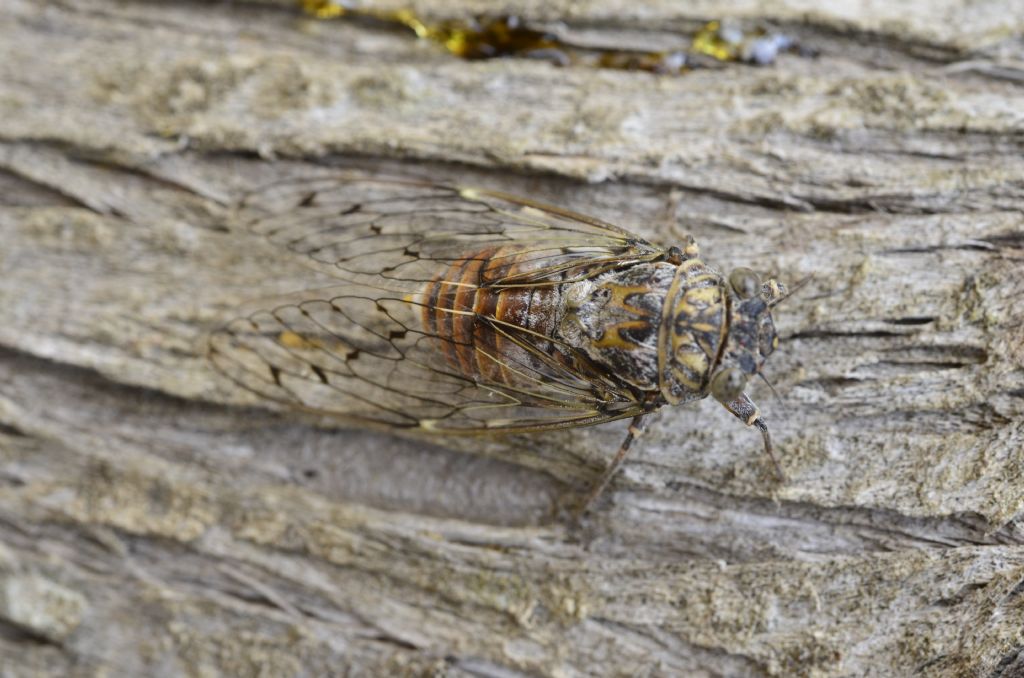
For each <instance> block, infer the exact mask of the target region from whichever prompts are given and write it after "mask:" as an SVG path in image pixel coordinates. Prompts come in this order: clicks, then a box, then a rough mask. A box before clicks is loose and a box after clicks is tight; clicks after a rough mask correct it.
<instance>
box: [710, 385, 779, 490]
mask: <svg viewBox="0 0 1024 678" xmlns="http://www.w3.org/2000/svg"><path fill="white" fill-rule="evenodd" d="M722 404H723V405H724V406H725V409H727V410H729V411H730V412H732V413H733V415H735V416H736V418H737V419H739V420H740V421H742V422H743V423H744V424H746V425H747V426H756V427H757V428H758V430H760V431H761V437H762V438H764V451H765V453H766V454H767V455H768V458H769V459H771V460H772V464H774V465H775V472H776V473H777V474H778V476H779V479H780V480H785V479H786V474H785V473H784V472H783V471H782V466H781V465H780V464H779V460H778V459H776V458H775V452H774V450H773V448H772V438H771V436H770V435H769V434H768V424H766V423H765V422H764V417H762V416H761V410H760V409H758V407H757V405H755V404H754V401H753V400H751V399H750V398H749V397H747V394H746V393H740V395H739V397H737V398H736V399H735V400H733V401H731V402H728V403H722Z"/></svg>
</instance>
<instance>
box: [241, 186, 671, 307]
mask: <svg viewBox="0 0 1024 678" xmlns="http://www.w3.org/2000/svg"><path fill="white" fill-rule="evenodd" d="M242 216H243V219H245V220H247V221H249V222H250V223H251V225H252V226H251V228H252V230H253V232H255V233H258V234H260V235H263V236H264V237H266V238H268V239H269V240H270V241H272V242H274V243H277V244H280V245H282V246H284V247H286V248H288V249H289V250H291V251H292V252H295V253H297V254H300V255H304V256H305V257H308V259H309V260H310V261H311V262H312V263H314V264H315V265H317V267H318V268H319V269H320V270H323V271H325V272H326V273H328V274H330V275H333V276H334V277H337V278H340V279H342V280H347V281H351V282H356V283H362V284H366V285H371V286H383V287H386V288H388V289H404V290H409V291H412V290H413V288H418V286H421V285H423V284H424V283H427V282H429V281H431V280H433V279H434V277H435V276H436V275H437V274H438V272H439V271H442V270H444V269H445V268H446V267H449V266H451V265H452V264H453V263H454V262H457V261H459V260H462V259H464V258H465V257H466V256H467V255H468V254H472V253H476V252H482V251H486V250H489V249H494V248H502V247H506V246H508V245H521V246H523V247H527V248H528V252H526V253H524V252H519V253H517V258H518V263H519V266H518V267H517V268H518V272H517V274H516V275H515V276H507V277H505V278H504V279H498V278H494V279H489V280H485V281H484V282H485V283H486V284H488V285H492V286H497V285H513V284H529V283H540V284H545V283H547V284H551V283H552V282H558V283H560V282H564V278H562V277H558V274H559V273H560V272H563V271H567V270H572V269H577V270H586V271H588V272H589V273H591V274H593V273H594V271H595V268H594V267H595V265H600V264H607V265H621V264H627V263H630V262H634V261H642V260H651V259H655V258H657V257H659V256H661V255H662V254H663V250H662V248H660V247H657V246H654V245H652V244H651V243H648V242H646V241H644V240H643V239H641V238H639V237H637V236H635V235H632V234H630V233H629V232H627V231H624V230H622V229H620V228H618V227H616V226H613V225H611V224H607V223H604V222H602V221H600V220H597V219H593V218H590V217H587V216H584V215H581V214H576V213H574V212H570V211H567V210H563V209H561V208H558V207H552V206H549V205H542V204H539V203H534V202H532V201H529V200H526V199H523V198H517V197H514V196H511V195H506V194H504V193H500V192H496V191H489V190H482V189H468V188H459V187H453V186H442V185H437V184H429V183H425V182H416V181H397V180H395V181H387V180H380V179H369V178H363V177H358V176H356V177H347V176H341V177H338V176H332V177H325V178H319V179H296V180H292V181H286V182H281V183H277V184H274V185H272V186H269V187H267V188H266V189H264V190H261V191H258V192H254V193H253V194H251V195H250V196H249V197H248V198H247V199H246V200H245V203H244V211H243V214H242ZM527 263H528V264H529V265H526V264H527Z"/></svg>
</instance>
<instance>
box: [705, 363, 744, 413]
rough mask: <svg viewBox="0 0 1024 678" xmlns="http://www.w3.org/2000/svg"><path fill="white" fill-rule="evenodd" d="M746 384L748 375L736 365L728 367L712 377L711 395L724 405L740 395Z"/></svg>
mask: <svg viewBox="0 0 1024 678" xmlns="http://www.w3.org/2000/svg"><path fill="white" fill-rule="evenodd" d="M746 385H747V375H745V374H743V372H742V371H740V370H738V369H736V368H735V367H727V368H726V369H724V370H719V371H718V372H716V373H715V376H713V377H711V395H712V396H714V397H715V400H717V401H718V402H720V403H722V404H723V405H724V404H728V403H731V402H732V401H734V400H736V399H737V398H739V397H740V394H741V393H743V389H744V388H745V387H746Z"/></svg>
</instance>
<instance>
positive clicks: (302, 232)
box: [209, 174, 785, 507]
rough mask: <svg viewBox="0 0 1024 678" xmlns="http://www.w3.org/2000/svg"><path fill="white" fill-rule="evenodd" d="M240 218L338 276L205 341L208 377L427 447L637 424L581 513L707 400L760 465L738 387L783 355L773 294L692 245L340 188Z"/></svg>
mask: <svg viewBox="0 0 1024 678" xmlns="http://www.w3.org/2000/svg"><path fill="white" fill-rule="evenodd" d="M240 216H241V219H242V220H243V221H244V222H245V223H246V224H247V225H248V227H249V229H251V231H253V232H254V233H256V234H258V235H260V236H263V237H265V238H266V239H268V240H269V241H270V242H272V243H275V244H277V245H279V246H281V247H283V248H285V249H287V250H289V251H291V252H293V253H295V254H297V255H300V256H301V257H303V258H304V259H305V261H306V262H307V263H309V264H311V265H313V266H314V267H316V268H318V269H320V270H322V271H324V272H326V273H328V274H330V275H331V276H332V277H333V278H334V279H336V280H337V286H334V287H330V288H327V289H323V290H318V291H315V292H307V293H305V294H304V295H302V296H300V297H299V298H298V299H297V300H295V301H292V302H288V303H282V304H280V305H278V306H276V307H273V308H267V309H266V310H262V311H258V312H255V313H252V314H250V315H248V316H246V317H242V318H239V319H237V320H234V321H232V322H230V323H229V324H228V325H227V326H225V327H223V328H222V329H220V330H218V331H216V332H214V333H213V334H212V335H211V338H210V347H209V348H210V352H209V354H210V358H211V360H212V361H213V364H214V365H215V366H216V368H217V369H218V370H219V371H220V372H222V373H223V374H224V375H226V376H227V377H229V378H230V379H231V380H232V381H234V382H235V383H236V384H237V385H238V386H241V387H242V388H244V389H246V390H248V391H250V392H252V393H254V394H257V395H258V396H259V397H260V398H262V399H267V400H271V401H276V402H278V403H283V404H286V405H289V406H296V407H299V408H302V409H304V410H308V411H312V412H315V413H320V414H326V415H332V416H336V417H341V418H344V419H346V420H351V421H356V422H362V423H364V424H367V425H371V426H378V427H380V426H383V427H386V428H390V429H406V430H409V429H415V430H418V431H424V432H431V433H438V434H496V433H510V432H529V431H544V430H550V429H560V428H568V427H576V426H591V425H594V424H601V423H605V422H610V421H614V420H618V419H630V420H631V422H630V425H629V429H628V433H627V435H626V437H625V440H624V441H623V443H622V445H621V446H620V447H619V449H618V451H617V452H616V454H615V456H614V457H613V460H612V461H611V463H610V464H609V465H608V467H607V469H606V471H605V473H604V475H603V476H602V477H601V478H600V480H599V481H598V482H597V483H596V484H595V485H594V487H593V488H592V489H591V491H590V493H589V495H588V496H587V497H586V500H585V501H584V502H583V504H582V505H583V506H584V507H585V506H586V505H588V504H589V503H590V502H591V501H592V500H593V499H594V498H595V497H597V496H598V494H599V493H600V492H601V491H602V490H603V488H604V487H605V486H606V485H607V483H608V482H609V480H610V479H611V478H612V476H613V474H614V473H615V471H616V469H617V468H618V466H619V464H620V463H621V462H622V460H623V458H624V457H625V456H626V453H627V452H628V450H629V448H630V445H631V444H632V442H633V440H634V439H635V438H636V437H637V436H638V435H639V433H640V432H641V431H642V430H643V428H644V425H645V422H646V420H647V417H648V415H650V414H651V413H652V412H654V411H655V410H657V409H659V408H660V407H662V406H664V405H678V404H682V403H687V402H691V401H694V400H699V399H702V398H705V397H707V396H708V395H711V396H712V397H713V398H715V399H716V400H717V401H718V402H720V403H721V404H722V405H724V406H725V408H726V409H727V410H728V411H729V412H731V413H732V414H734V415H735V416H736V417H737V418H739V419H740V420H741V421H742V422H743V423H745V424H747V425H748V426H754V427H756V428H758V429H759V430H760V432H761V434H762V436H763V443H764V448H765V450H766V451H767V453H768V454H769V455H772V448H771V439H770V437H769V434H768V427H767V425H766V424H765V421H764V418H763V417H762V416H761V414H760V411H759V410H758V408H757V406H756V405H755V404H754V403H753V402H752V401H751V399H750V398H749V397H747V395H746V394H745V393H744V389H745V387H746V384H747V381H748V379H749V378H750V377H751V376H753V375H756V374H758V373H759V372H760V370H761V367H762V365H763V364H764V362H765V359H766V358H767V357H768V356H769V355H771V353H772V352H773V351H774V350H775V349H776V347H777V346H778V337H777V335H776V331H775V326H774V324H773V321H772V308H773V306H775V305H776V304H777V303H778V302H779V300H781V299H782V298H783V296H784V294H785V291H784V288H783V286H782V285H780V284H779V283H778V282H776V281H775V280H773V279H769V280H766V281H761V280H760V279H759V277H758V275H757V274H756V273H755V272H754V271H752V270H750V269H747V268H738V269H736V270H734V271H732V272H731V274H730V275H729V276H728V277H725V276H723V275H722V274H721V273H719V272H718V271H717V270H715V269H714V268H712V267H710V266H708V265H707V264H705V263H704V261H703V260H702V259H701V258H700V253H699V251H698V247H697V245H696V243H695V242H694V241H693V239H692V238H688V239H687V241H686V242H684V243H683V244H682V245H681V246H674V247H662V246H659V245H655V244H653V243H650V242H648V241H646V240H644V239H643V238H640V237H638V236H636V235H634V234H632V233H630V232H628V231H626V230H623V229H621V228H618V227H616V226H613V225H611V224H609V223H605V222H604V221H601V220H598V219H594V218H591V217H588V216H584V215H582V214H577V213H575V212H572V211H569V210H566V209H561V208H559V207H553V206H550V205H545V204H541V203H538V202H534V201H533V200H529V199H525V198H520V197H515V196H512V195H508V194H505V193H502V192H499V191H493V190H482V189H474V188H464V187H458V186H450V185H439V184H434V183H429V182H425V181H417V180H403V179H382V178H374V177H364V176H359V175H349V174H345V175H341V176H338V175H332V176H328V177H320V178H309V177H307V178H301V179H295V180H287V181H283V182H280V183H276V184H274V185H271V186H268V187H266V188H264V189H261V190H259V191H255V192H253V193H252V194H251V195H249V196H248V197H246V198H245V199H244V200H243V201H242V204H241V208H240ZM772 459H773V461H774V457H772ZM776 467H777V465H776Z"/></svg>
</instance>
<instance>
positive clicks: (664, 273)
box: [423, 247, 727, 403]
mask: <svg viewBox="0 0 1024 678" xmlns="http://www.w3.org/2000/svg"><path fill="white" fill-rule="evenodd" d="M529 266H530V263H529V258H528V255H525V254H523V253H522V251H521V250H520V249H518V248H511V247H506V248H494V249H490V250H486V251H482V252H477V253H475V254H473V255H470V256H466V257H465V258H463V259H461V260H459V261H457V262H455V263H453V264H452V265H451V266H450V267H449V268H448V270H447V271H445V272H444V273H443V274H441V275H439V276H438V277H437V278H435V279H434V280H433V281H431V282H430V283H428V284H427V285H426V286H425V289H424V294H423V299H424V304H423V324H424V329H425V330H426V331H427V333H428V334H432V335H435V336H438V337H441V338H442V339H444V340H445V341H443V342H442V350H443V351H444V354H445V358H446V361H447V363H448V364H449V365H450V366H452V367H454V368H456V369H458V371H459V372H461V373H462V374H464V375H467V376H471V377H473V378H475V379H482V380H486V381H491V382H494V383H499V384H509V385H515V384H516V383H517V379H518V378H519V376H518V375H519V374H520V373H521V372H522V370H520V369H517V366H529V367H530V368H531V369H533V370H537V371H540V372H544V371H545V370H550V369H558V367H559V366H564V367H565V368H567V369H570V370H579V369H581V365H580V364H579V360H580V357H579V356H580V354H583V355H584V356H586V358H587V361H588V363H589V365H590V366H591V370H593V369H594V368H596V369H598V370H600V372H602V373H603V374H606V375H607V377H608V379H609V380H610V381H613V382H616V383H618V384H620V385H626V386H628V387H629V388H630V390H633V391H635V392H637V393H638V395H640V397H643V398H645V399H647V400H649V401H651V402H655V401H659V402H669V403H678V402H683V401H686V400H693V399H696V398H701V397H703V396H704V395H706V394H707V387H708V383H709V381H710V378H711V372H712V370H713V369H714V367H715V365H716V362H717V360H718V358H719V354H720V347H721V345H722V341H723V338H724V336H725V332H726V329H727V322H726V309H725V300H724V295H725V291H724V287H723V283H722V280H721V276H719V275H718V273H716V272H715V271H713V270H711V269H709V268H707V266H705V265H704V264H703V262H701V261H700V260H699V259H696V258H690V259H684V260H683V261H682V263H681V264H680V265H675V264H672V263H669V262H666V261H656V262H646V263H636V264H628V265H625V266H622V267H618V268H611V269H603V270H601V271H598V270H594V271H593V272H589V271H580V270H575V271H572V272H571V273H570V274H567V275H566V276H565V277H566V281H565V282H563V283H560V284H559V283H556V284H550V283H549V284H542V285H531V284H525V285H523V286H497V287H489V286H488V285H489V283H490V282H491V281H495V280H501V279H506V278H508V277H509V276H515V275H521V274H526V273H528V272H529ZM481 318H491V319H494V320H496V321H497V327H498V329H496V328H495V323H490V322H481V321H480V319H481ZM501 328H509V330H511V329H514V328H522V329H523V330H526V331H527V332H528V333H529V338H530V346H531V347H532V348H533V349H534V350H527V349H526V348H525V347H524V346H523V345H522V343H521V337H520V338H519V339H520V340H519V341H517V339H516V337H515V333H514V332H511V331H508V332H506V331H502V329H501ZM545 363H546V364H545Z"/></svg>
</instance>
